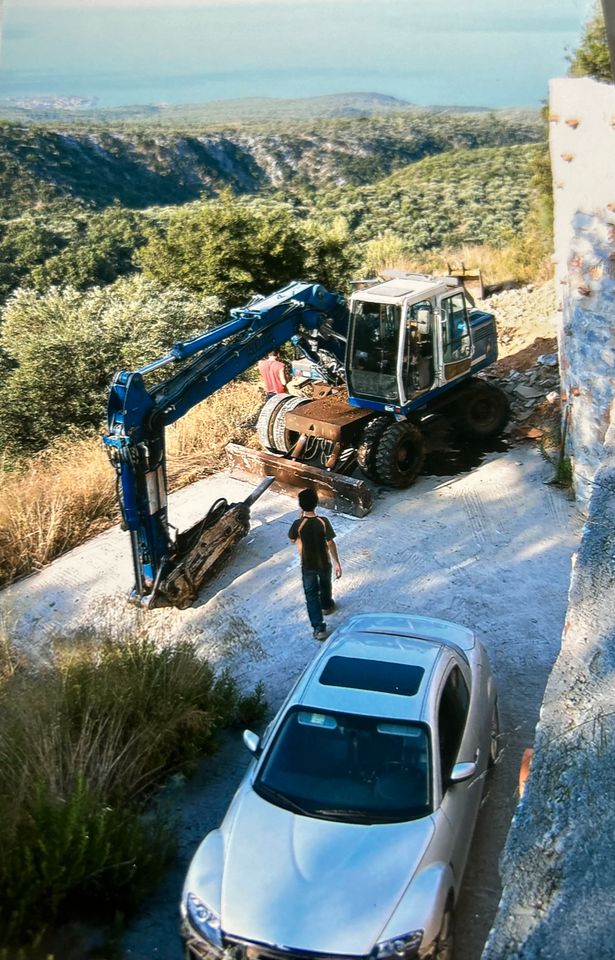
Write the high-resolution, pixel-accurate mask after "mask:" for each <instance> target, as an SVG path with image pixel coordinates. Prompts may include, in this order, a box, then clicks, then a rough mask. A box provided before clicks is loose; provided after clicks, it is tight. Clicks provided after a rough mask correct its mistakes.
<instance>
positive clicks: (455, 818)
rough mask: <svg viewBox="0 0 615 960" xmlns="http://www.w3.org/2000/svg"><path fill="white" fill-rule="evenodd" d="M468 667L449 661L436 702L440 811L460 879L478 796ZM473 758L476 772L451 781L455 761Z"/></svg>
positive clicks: (477, 754) (474, 720)
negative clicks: (466, 778)
mask: <svg viewBox="0 0 615 960" xmlns="http://www.w3.org/2000/svg"><path fill="white" fill-rule="evenodd" d="M472 706H473V705H472V704H471V696H470V675H469V670H465V669H463V667H462V665H461V664H460V663H458V662H456V661H452V662H451V665H450V667H449V669H448V671H447V674H446V676H445V678H444V681H443V683H442V686H441V688H440V693H439V699H438V704H437V721H436V723H437V746H438V749H439V764H440V778H441V789H442V803H441V810H442V813H443V814H444V816H445V817H446V819H447V820H448V822H449V824H450V826H451V831H452V849H451V863H452V865H453V870H454V871H455V876H456V877H458V878H459V879H460V878H461V876H462V874H463V871H464V868H465V864H466V860H467V856H468V852H469V849H470V843H471V840H472V833H473V831H474V824H475V821H476V816H477V814H478V808H479V804H480V798H481V793H482V790H481V785H482V780H481V771H482V769H483V763H482V759H483V758H481V755H480V731H479V729H478V724H477V718H476V710H475V709H472ZM464 761H465V762H471V761H476V763H477V771H476V775H475V776H473V777H471V778H469V779H468V780H464V781H462V782H460V783H451V782H450V775H451V771H452V769H453V767H454V765H455V764H456V763H461V762H464Z"/></svg>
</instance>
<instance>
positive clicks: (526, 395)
mask: <svg viewBox="0 0 615 960" xmlns="http://www.w3.org/2000/svg"><path fill="white" fill-rule="evenodd" d="M515 393H518V394H519V396H520V397H523V399H524V400H538V399H542V397H544V390H537V389H536V388H535V387H528V386H526V385H525V384H524V383H519V384H517V386H516V387H515Z"/></svg>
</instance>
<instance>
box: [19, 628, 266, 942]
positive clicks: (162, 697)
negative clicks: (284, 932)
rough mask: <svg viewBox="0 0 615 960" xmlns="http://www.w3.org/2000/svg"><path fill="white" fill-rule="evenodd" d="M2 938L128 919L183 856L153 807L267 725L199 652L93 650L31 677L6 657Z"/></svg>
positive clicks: (87, 643) (62, 654)
mask: <svg viewBox="0 0 615 960" xmlns="http://www.w3.org/2000/svg"><path fill="white" fill-rule="evenodd" d="M0 678H1V680H0V759H1V761H2V763H1V765H0V844H1V846H2V853H3V855H2V860H1V861H0V884H1V886H2V890H3V896H2V900H1V901H0V931H1V934H0V939H1V940H2V942H3V943H4V944H7V943H12V942H18V941H19V940H23V938H25V937H27V936H31V935H33V934H34V933H36V931H37V930H39V929H41V928H42V927H43V926H44V925H45V924H47V923H51V922H53V921H54V920H56V919H57V918H58V917H59V916H61V914H62V913H63V912H64V911H66V910H67V909H69V908H76V907H80V908H81V907H83V906H84V905H87V904H90V903H93V902H95V903H96V905H97V907H100V906H101V905H106V906H108V907H109V908H115V909H117V908H121V909H122V910H125V909H127V908H130V907H131V906H132V905H134V903H135V902H136V901H137V900H138V898H139V897H140V896H142V895H143V894H144V892H146V891H147V890H148V889H149V888H150V887H151V885H152V884H153V883H154V882H155V881H156V879H157V877H158V876H159V874H160V871H161V870H162V869H163V867H164V865H165V864H166V862H167V861H168V859H169V856H170V855H171V853H172V850H173V838H172V823H171V822H170V819H169V812H168V811H167V810H165V809H164V807H163V805H161V804H160V803H156V802H155V797H156V788H157V787H158V786H159V785H160V784H161V783H162V782H163V781H164V780H165V779H166V778H168V777H169V776H170V775H171V774H176V773H178V772H186V771H190V770H191V769H193V767H194V765H195V764H196V762H197V761H198V760H199V758H200V757H202V756H203V755H204V754H207V753H211V752H212V751H213V750H214V748H215V745H216V736H217V734H218V732H219V731H220V730H221V729H222V728H224V727H228V726H233V725H236V724H238V723H245V722H254V720H255V719H258V718H260V717H261V716H262V713H263V711H264V702H263V698H262V691H261V690H260V689H257V690H256V691H254V692H253V693H251V694H249V695H248V696H247V697H242V696H241V695H240V693H239V692H238V689H237V686H236V684H235V682H234V681H233V679H232V678H231V677H230V675H228V674H227V673H224V674H222V675H221V676H219V677H216V676H215V674H214V671H213V669H212V667H211V666H210V664H209V663H207V662H206V661H204V660H202V659H200V658H199V656H198V655H197V652H196V650H195V648H194V646H193V645H192V644H190V643H188V642H183V643H177V644H175V645H173V646H170V647H167V648H164V649H157V648H156V647H155V645H154V644H153V643H152V642H151V641H149V640H147V639H145V638H144V637H142V636H128V637H125V638H121V639H115V640H111V639H104V638H103V639H97V638H95V637H94V638H92V637H90V638H83V639H82V641H81V642H80V643H76V642H75V639H74V638H72V639H71V642H70V645H68V644H67V645H66V646H65V647H63V648H62V647H57V649H56V654H55V657H54V659H53V662H52V663H51V664H50V665H47V666H41V667H38V668H33V667H32V666H29V665H27V664H24V663H23V662H19V661H16V660H15V656H14V653H13V651H12V649H11V647H10V645H7V644H4V646H3V647H2V649H0Z"/></svg>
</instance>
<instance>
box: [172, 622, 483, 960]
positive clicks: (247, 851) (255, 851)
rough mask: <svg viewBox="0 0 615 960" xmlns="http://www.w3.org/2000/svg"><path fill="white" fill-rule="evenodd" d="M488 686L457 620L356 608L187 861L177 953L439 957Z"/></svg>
mask: <svg viewBox="0 0 615 960" xmlns="http://www.w3.org/2000/svg"><path fill="white" fill-rule="evenodd" d="M497 741H498V714H497V698H496V689H495V684H494V681H493V678H492V676H491V670H490V667H489V661H488V659H487V655H486V653H485V650H484V649H483V647H482V646H481V644H480V642H479V641H478V640H477V639H476V637H475V636H474V634H473V633H472V631H471V630H468V629H467V628H466V627H462V626H458V625H457V624H454V623H448V622H447V621H445V620H435V619H432V618H431V617H419V616H416V617H415V616H404V615H397V614H373V615H371V614H370V615H366V616H357V617H353V618H352V619H351V620H349V621H348V622H347V623H346V624H345V625H344V626H342V627H341V628H340V629H338V630H336V631H335V633H333V634H332V636H331V637H330V639H329V640H328V642H327V643H326V644H325V645H324V646H323V647H322V649H321V650H320V651H319V653H318V656H317V657H316V659H315V660H314V661H313V662H312V663H311V664H310V665H309V666H308V667H307V668H306V670H305V671H304V672H303V674H302V676H301V677H300V679H299V681H298V682H297V684H296V685H295V687H294V688H293V690H292V691H291V693H290V695H289V696H288V697H287V699H286V702H285V703H284V705H283V706H282V708H281V710H280V711H279V712H278V714H277V716H276V717H275V719H274V720H273V721H272V722H271V723H270V724H269V726H268V727H267V730H266V731H265V733H264V735H263V736H262V737H261V738H260V739H259V737H257V736H256V734H254V733H251V732H250V731H246V732H245V733H244V742H245V743H246V745H247V747H248V748H249V749H250V750H251V751H252V753H253V754H254V759H253V762H252V763H251V764H250V767H249V769H248V772H247V774H246V776H245V778H244V779H243V781H242V783H241V785H240V787H239V789H238V791H237V793H236V794H235V796H234V798H233V800H232V802H231V805H230V807H229V809H228V811H227V814H226V816H225V818H224V821H223V823H222V826H221V827H220V828H219V829H218V830H214V831H213V832H212V833H210V834H208V835H207V836H206V837H205V839H204V840H203V842H202V843H201V845H200V847H199V848H198V850H197V852H196V854H195V856H194V859H193V860H192V863H191V865H190V869H189V870H188V875H187V877H186V883H185V887H184V891H183V895H182V902H181V913H182V918H183V932H184V935H185V938H186V944H187V952H188V956H189V957H194V958H202V957H209V958H211V957H212V956H213V957H219V956H220V955H221V954H222V953H226V954H227V955H229V956H231V957H233V958H237V960H261V958H262V960H290V958H297V960H337V958H370V960H388V958H405V960H410V958H414V957H421V958H424V957H430V958H438V960H443V958H445V957H446V958H450V957H451V956H452V949H453V909H454V906H455V902H456V900H457V896H458V894H459V888H460V885H461V879H462V876H463V871H464V867H465V864H466V860H467V857H468V851H469V849H470V843H471V839H472V833H473V831H474V825H475V822H476V817H477V814H478V809H479V806H480V800H481V795H482V792H483V786H484V782H485V774H486V770H487V767H488V766H489V765H490V764H493V763H494V762H495V759H496V756H497Z"/></svg>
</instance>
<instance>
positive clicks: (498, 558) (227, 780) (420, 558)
mask: <svg viewBox="0 0 615 960" xmlns="http://www.w3.org/2000/svg"><path fill="white" fill-rule="evenodd" d="M551 475H552V470H551V468H550V466H549V465H548V464H547V463H545V461H544V460H543V459H542V458H541V456H540V454H539V452H538V451H537V450H536V449H535V448H533V447H529V446H518V447H516V448H513V449H512V450H510V451H508V452H505V453H498V454H490V455H489V456H487V458H486V459H485V461H484V462H483V463H482V464H481V465H480V466H479V467H477V468H476V469H474V470H473V471H472V472H470V473H466V474H463V475H460V476H456V477H454V478H451V477H448V478H442V477H422V478H421V479H420V480H419V482H418V483H417V484H416V485H415V486H413V487H412V488H411V490H408V491H405V492H404V491H399V492H398V491H390V490H388V491H382V492H381V494H379V495H378V497H377V500H376V504H375V507H374V510H373V512H372V514H371V515H370V516H369V517H368V518H366V519H364V520H354V519H350V518H347V517H343V516H340V517H336V516H331V520H332V522H333V525H334V527H335V530H336V533H337V542H338V547H339V552H340V556H341V560H342V565H343V570H344V573H343V578H342V580H341V581H340V582H339V584H338V585H337V588H336V599H337V601H338V605H339V606H338V611H337V612H336V614H335V616H334V617H332V618H331V619H330V626H331V627H334V626H335V625H336V624H337V623H339V622H341V621H342V620H343V619H344V617H346V616H348V615H350V614H354V613H359V612H369V611H374V610H392V611H399V612H406V611H408V612H414V613H419V614H427V615H431V616H437V617H443V618H445V619H448V620H454V621H458V622H460V623H463V624H466V625H467V626H469V627H472V628H474V629H475V630H477V632H478V634H479V636H480V638H481V639H482V640H483V642H484V643H485V645H486V647H487V649H488V651H489V654H490V657H491V660H492V664H493V668H494V672H495V676H496V679H497V682H498V686H499V690H500V704H501V714H502V728H503V737H502V744H503V751H502V757H501V761H500V763H499V765H498V767H497V769H496V771H495V774H494V776H492V777H491V779H490V782H489V785H488V792H487V795H486V798H485V801H484V804H483V809H482V811H481V816H480V819H479V824H478V828H477V834H476V838H475V842H474V845H473V851H472V854H471V859H470V862H469V865H468V870H467V874H466V882H465V886H464V891H463V894H462V897H461V901H460V904H459V908H458V912H457V941H458V947H457V960H477V958H478V957H479V956H480V952H481V948H482V945H483V943H484V941H485V939H486V935H487V932H488V930H489V927H490V924H491V920H492V917H493V915H494V913H495V909H496V906H497V902H498V899H499V886H498V874H497V860H498V854H499V851H500V849H501V847H502V845H503V842H504V838H505V835H506V831H507V828H508V824H509V822H510V818H511V816H512V812H513V809H514V806H515V803H516V778H517V771H518V766H519V760H520V757H521V753H522V751H523V748H524V747H525V746H526V745H528V744H530V743H531V742H532V740H533V730H534V726H535V723H536V721H537V718H538V713H539V709H540V704H541V699H542V693H543V690H544V686H545V683H546V679H547V676H548V673H549V669H550V667H551V664H552V663H553V660H554V658H555V656H556V654H557V652H558V649H559V642H560V635H561V630H562V626H563V623H564V615H565V610H566V601H567V592H568V582H569V576H570V561H571V556H572V554H573V552H574V550H575V548H576V546H577V543H578V539H579V534H580V527H581V521H580V519H579V517H578V515H577V514H576V511H575V508H574V505H573V504H572V503H571V502H570V501H569V500H568V499H567V495H566V494H565V493H563V492H561V491H559V490H558V489H557V488H554V487H552V486H549V485H547V484H546V481H547V480H548V479H549V478H550V476H551ZM249 490H250V487H249V485H247V484H244V483H241V482H239V481H234V480H231V479H229V478H228V477H227V476H225V475H223V474H219V475H217V476H215V477H212V478H209V479H208V480H205V481H202V482H200V483H198V484H195V485H194V486H191V487H189V488H186V489H184V490H182V491H180V492H178V493H177V494H174V495H173V496H172V498H171V513H172V516H171V519H172V521H173V522H174V523H175V524H176V525H177V526H178V527H180V528H183V527H186V526H188V525H189V524H190V523H192V522H193V521H195V520H196V519H198V517H199V516H202V515H203V513H204V512H205V510H206V509H207V507H208V505H209V504H210V503H211V502H213V500H215V499H216V498H217V497H218V496H225V497H227V498H228V499H229V500H240V499H243V498H244V497H245V496H246V495H247V493H248V492H249ZM295 516H296V510H295V504H294V502H293V501H292V500H291V499H289V498H288V497H286V496H283V495H280V494H275V493H271V492H268V493H267V494H265V496H264V497H263V498H262V499H261V500H260V501H259V502H258V503H257V504H256V506H255V508H254V509H253V513H252V517H253V525H252V531H251V533H250V535H249V536H248V538H247V539H246V540H245V541H244V542H243V544H242V545H241V546H240V548H239V549H238V550H237V552H236V553H235V555H234V557H233V559H232V560H231V562H230V563H229V564H228V565H227V566H226V567H225V569H224V570H223V571H222V572H221V573H220V574H219V575H218V577H217V578H216V580H215V581H214V582H212V583H211V584H210V585H208V586H207V587H206V588H204V590H203V592H202V596H201V599H200V600H199V601H198V603H197V604H195V605H194V606H193V607H192V608H191V609H189V610H185V611H178V610H153V611H150V612H148V613H142V612H140V611H138V610H137V609H135V608H134V607H132V606H130V605H129V604H127V603H126V601H125V595H126V593H127V591H128V589H129V588H130V586H131V585H132V573H131V561H130V556H129V544H128V537H127V534H124V533H121V532H120V531H119V529H118V528H114V529H113V530H110V531H108V532H106V533H104V534H102V535H101V536H99V537H97V538H96V539H95V540H92V541H91V542H89V543H88V544H85V545H84V546H82V547H79V548H78V549H76V550H74V551H72V552H71V553H70V554H67V555H66V556H65V557H63V558H61V559H60V560H58V561H56V562H55V563H53V564H51V565H50V566H49V567H47V568H46V569H45V570H43V571H42V572H40V573H38V574H35V575H33V576H31V577H29V578H27V579H26V580H24V581H22V582H20V583H19V584H15V585H14V586H13V587H11V588H9V589H8V590H5V591H4V592H3V593H2V594H0V613H2V612H3V613H4V615H5V616H6V617H8V618H9V620H10V621H12V623H13V631H14V632H15V631H16V632H18V634H19V635H20V636H21V637H22V638H23V641H22V642H23V643H24V644H27V645H28V646H30V647H34V648H35V649H38V650H40V651H41V653H44V651H45V648H46V647H47V645H48V644H49V643H50V641H51V640H52V638H53V637H54V636H57V635H66V634H67V633H70V632H71V631H73V630H77V629H88V630H89V629H102V628H106V629H110V630H112V631H114V632H122V631H124V630H130V629H133V628H136V627H138V628H139V629H143V630H145V631H146V632H147V633H148V634H149V635H150V636H152V637H155V638H157V639H158V640H160V641H161V642H169V641H172V640H174V639H177V638H180V637H181V638H185V637H191V638H193V639H194V640H195V642H196V643H198V644H199V645H200V646H201V647H202V650H203V653H204V654H205V655H207V656H208V657H209V658H211V659H212V660H213V661H215V662H217V663H219V664H220V665H230V666H231V668H232V669H233V671H234V673H235V675H236V676H237V677H238V678H239V680H240V682H241V683H242V684H244V685H245V687H246V688H248V687H252V686H253V685H254V684H255V683H256V682H257V681H258V680H262V681H263V682H264V683H265V687H266V692H267V698H268V702H269V704H270V707H271V710H272V711H273V710H275V709H276V708H277V706H279V704H280V702H281V701H282V699H283V697H284V695H285V693H286V692H287V691H288V688H289V686H290V684H291V683H292V681H293V680H294V679H295V678H296V677H297V676H298V674H299V673H300V672H301V670H302V668H303V667H304V665H305V664H306V663H307V662H308V660H309V659H310V658H311V657H312V656H313V654H314V653H315V650H316V644H315V641H314V640H313V639H312V637H311V630H310V628H309V623H308V620H307V615H306V612H305V606H304V603H303V598H302V592H301V586H300V579H299V567H298V559H297V555H296V553H295V551H294V550H293V549H292V548H291V547H290V546H289V545H288V541H287V530H288V527H289V525H290V523H291V522H292V520H293V519H294V517H295ZM247 762H248V754H247V752H246V751H245V750H244V748H243V747H242V745H241V742H240V738H239V737H229V738H228V740H227V741H226V743H225V745H224V747H223V749H222V751H221V752H220V753H219V754H218V755H217V756H216V757H214V758H213V759H212V760H210V761H208V763H207V764H205V765H204V766H203V768H202V770H201V771H200V772H199V775H198V776H197V777H196V778H195V779H194V780H193V781H192V782H191V783H189V784H188V785H186V786H184V787H178V788H175V789H176V796H175V798H174V803H175V809H176V810H177V814H178V818H179V820H180V827H179V856H178V862H177V866H176V867H175V868H174V869H173V870H171V871H170V872H169V874H168V875H167V877H166V878H165V880H164V882H163V883H162V885H161V886H160V888H159V890H158V891H157V893H156V894H155V895H154V896H152V898H151V899H150V900H149V901H148V903H147V905H146V907H145V909H144V910H143V912H142V914H141V915H140V917H138V918H137V919H136V920H135V921H134V922H133V923H132V925H131V927H130V929H129V930H128V931H127V933H126V935H125V937H124V953H125V957H126V958H131V960H152V958H155V957H160V958H164V960H180V958H181V957H182V951H181V944H180V942H179V939H178V937H177V903H178V899H179V895H180V890H181V884H182V879H183V875H184V873H185V870H186V866H187V863H188V861H189V859H190V857H191V854H192V852H193V850H194V849H195V847H196V845H197V844H198V842H199V840H200V839H201V837H202V836H203V834H204V833H205V832H206V831H208V830H210V829H212V828H214V827H215V826H217V825H218V823H219V822H220V820H221V818H222V816H223V814H224V810H225V808H226V805H227V803H228V801H229V800H230V797H231V796H232V794H233V792H234V789H235V788H236V786H237V784H238V782H239V780H240V778H241V775H242V773H243V770H244V769H245V767H246V765H247Z"/></svg>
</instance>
